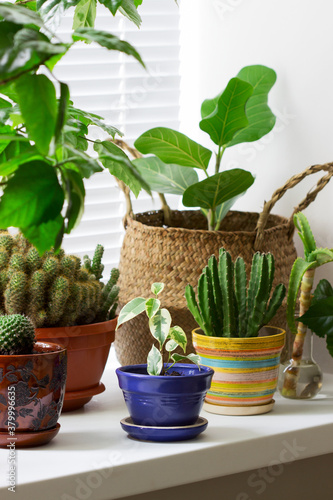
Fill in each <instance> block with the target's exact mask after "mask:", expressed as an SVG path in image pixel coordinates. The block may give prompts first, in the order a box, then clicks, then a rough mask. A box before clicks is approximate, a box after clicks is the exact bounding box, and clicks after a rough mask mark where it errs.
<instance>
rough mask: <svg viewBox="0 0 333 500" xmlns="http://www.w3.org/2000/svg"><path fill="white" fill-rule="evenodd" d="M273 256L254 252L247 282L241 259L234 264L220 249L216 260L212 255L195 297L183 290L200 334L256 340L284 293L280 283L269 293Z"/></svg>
mask: <svg viewBox="0 0 333 500" xmlns="http://www.w3.org/2000/svg"><path fill="white" fill-rule="evenodd" d="M274 270H275V267H274V257H273V255H272V254H270V253H268V254H261V253H260V252H257V253H255V254H254V256H253V260H252V267H251V274H250V280H249V282H247V277H246V266H245V262H244V260H243V259H242V258H241V257H238V258H237V259H236V261H235V263H233V261H232V259H231V256H230V254H229V252H227V251H226V250H224V248H221V249H220V252H219V261H217V259H216V257H215V256H214V255H212V257H210V259H209V261H208V265H207V266H206V267H205V268H204V269H203V272H202V274H201V276H200V278H199V282H198V289H197V295H198V300H197V299H196V295H195V292H194V289H193V287H192V286H191V285H187V286H186V289H185V297H186V301H187V306H188V308H189V310H190V312H191V314H192V316H193V318H194V319H195V321H196V322H197V323H198V325H199V327H200V328H201V329H202V331H203V332H204V333H205V334H206V335H208V336H211V337H256V336H258V333H259V330H260V328H262V326H264V325H267V324H268V323H269V322H270V321H271V320H272V319H273V317H274V316H275V314H276V312H277V310H278V309H279V307H280V306H281V304H282V302H283V299H284V297H285V294H286V287H285V286H284V285H283V284H282V283H281V284H279V285H277V287H276V288H275V289H274V291H273V293H271V292H272V285H273V279H274Z"/></svg>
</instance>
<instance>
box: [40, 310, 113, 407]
mask: <svg viewBox="0 0 333 500" xmlns="http://www.w3.org/2000/svg"><path fill="white" fill-rule="evenodd" d="M116 325H117V318H114V319H112V320H110V321H104V322H103V323H94V324H91V325H81V326H67V327H54V328H37V329H36V337H37V339H38V340H45V341H51V342H56V343H58V344H61V345H63V346H64V347H66V349H67V355H68V369H67V383H66V393H65V401H64V406H63V411H72V410H77V409H78V408H81V407H82V406H84V405H85V404H86V403H88V402H89V401H90V400H91V398H92V397H93V396H95V395H97V394H100V393H101V392H103V391H105V386H104V384H102V383H101V382H100V380H101V378H102V375H103V372H104V368H105V365H106V362H107V359H108V356H109V351H110V347H111V344H112V342H113V341H114V337H115V328H116Z"/></svg>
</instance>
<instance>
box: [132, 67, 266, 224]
mask: <svg viewBox="0 0 333 500" xmlns="http://www.w3.org/2000/svg"><path fill="white" fill-rule="evenodd" d="M275 81H276V74H275V72H274V70H272V69H270V68H267V67H266V66H260V65H255V66H247V67H245V68H243V69H242V70H241V71H240V72H239V73H238V75H237V76H236V78H232V79H231V80H230V81H229V83H228V85H227V87H226V88H225V89H224V90H223V91H222V92H221V93H220V94H219V95H218V96H216V97H215V98H213V99H206V100H205V101H204V102H203V103H202V106H201V118H202V119H201V121H200V123H199V126H200V128H201V130H203V131H204V132H206V133H207V134H208V135H209V137H210V139H211V140H212V142H213V143H214V144H215V145H216V146H217V148H216V150H215V166H214V173H213V175H210V174H209V173H208V168H209V165H210V162H211V159H212V156H213V152H212V151H211V150H210V149H207V148H206V147H204V146H202V145H201V144H198V143H197V142H195V141H193V140H191V139H190V138H189V137H187V136H186V135H185V134H182V133H180V132H178V131H176V130H172V129H169V128H165V127H156V128H153V129H150V130H148V131H147V132H145V133H143V134H142V135H141V136H140V137H139V138H138V139H137V140H136V141H135V143H134V145H135V147H136V149H137V150H138V151H140V152H141V153H142V154H144V155H148V154H149V155H155V156H146V157H143V158H138V159H136V160H134V161H133V164H134V165H135V166H136V167H137V169H138V171H139V172H140V173H141V175H142V177H143V178H144V179H145V180H146V181H147V183H148V184H149V186H150V188H151V189H152V191H157V192H159V193H162V194H165V193H171V194H182V196H183V204H184V205H185V206H186V207H199V208H201V210H202V211H203V213H204V214H205V215H206V217H207V222H208V229H210V230H218V229H219V227H220V223H221V221H222V220H223V218H224V217H225V215H226V214H227V212H228V211H229V210H230V208H231V207H232V205H233V204H234V203H235V201H236V200H237V199H238V197H239V196H241V195H243V194H244V193H245V192H246V191H247V189H248V188H249V187H250V186H251V185H252V184H253V182H254V177H253V175H252V174H251V173H250V172H247V171H246V170H243V169H240V168H234V169H230V170H224V171H221V161H222V157H223V154H224V152H225V150H226V149H227V148H230V147H232V146H235V145H236V144H241V143H243V142H253V141H257V140H258V139H260V138H261V137H263V136H264V135H266V134H267V133H268V132H270V131H271V130H272V128H273V127H274V125H275V116H274V114H273V113H272V111H271V109H270V108H269V106H268V104H267V101H268V93H269V91H270V89H271V88H272V86H273V85H274V83H275ZM200 171H201V172H203V174H204V175H205V176H206V179H204V180H199V178H198V175H197V172H200Z"/></svg>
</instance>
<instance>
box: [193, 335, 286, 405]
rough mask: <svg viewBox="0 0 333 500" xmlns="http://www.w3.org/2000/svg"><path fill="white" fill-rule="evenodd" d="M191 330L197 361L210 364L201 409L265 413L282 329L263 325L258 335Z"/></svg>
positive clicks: (273, 387) (276, 370)
mask: <svg viewBox="0 0 333 500" xmlns="http://www.w3.org/2000/svg"><path fill="white" fill-rule="evenodd" d="M200 332H201V330H200V328H198V329H196V330H194V331H193V332H192V338H193V345H194V347H195V349H196V352H197V353H198V354H199V355H200V357H201V363H202V364H203V365H205V366H209V367H211V368H213V370H214V375H213V381H212V385H211V388H210V390H209V391H208V393H207V396H206V403H205V409H206V410H207V411H210V412H212V413H221V414H226V415H253V414H259V413H267V412H268V411H270V410H271V409H272V407H273V404H274V401H273V395H274V392H275V390H276V387H277V381H278V373H279V365H280V355H281V351H282V349H283V346H284V342H285V331H284V330H282V329H281V328H276V327H272V326H266V327H264V328H262V330H261V332H260V336H259V337H243V338H239V337H237V338H226V337H208V336H206V335H204V334H203V333H200Z"/></svg>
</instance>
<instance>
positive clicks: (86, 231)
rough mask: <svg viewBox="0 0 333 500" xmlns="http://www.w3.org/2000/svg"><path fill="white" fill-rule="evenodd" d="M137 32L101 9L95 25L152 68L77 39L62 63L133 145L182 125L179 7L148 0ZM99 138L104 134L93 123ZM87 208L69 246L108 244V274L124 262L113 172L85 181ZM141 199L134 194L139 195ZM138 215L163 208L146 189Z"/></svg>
mask: <svg viewBox="0 0 333 500" xmlns="http://www.w3.org/2000/svg"><path fill="white" fill-rule="evenodd" d="M140 14H141V17H142V26H141V28H140V29H138V28H137V27H136V26H135V25H134V24H132V23H131V22H130V21H128V20H127V19H125V18H124V17H123V16H121V15H117V16H116V17H115V18H113V17H112V15H111V14H110V12H109V11H107V10H106V9H105V8H103V7H102V6H101V7H100V8H99V9H98V11H97V18H96V26H95V27H96V28H97V29H102V30H107V31H110V32H111V33H113V34H115V35H117V36H119V37H120V38H122V39H124V40H126V41H128V42H130V43H131V44H132V45H134V47H135V48H136V49H137V50H138V52H139V53H140V55H141V56H142V58H143V60H144V62H145V64H146V66H147V71H145V70H144V69H143V68H142V67H141V66H140V64H139V63H138V62H137V61H136V60H135V59H133V58H131V57H129V56H127V55H125V54H120V53H118V52H116V51H108V50H106V49H104V48H101V47H99V46H98V45H96V44H91V45H86V44H84V43H83V42H82V43H78V44H76V46H74V47H73V48H72V49H71V50H70V51H69V53H68V54H67V55H66V56H65V57H64V58H63V59H62V60H61V61H60V62H59V64H58V65H57V69H56V76H57V78H59V79H61V80H62V81H65V82H66V83H68V84H69V86H70V90H71V98H72V100H73V101H74V105H75V106H77V107H78V108H81V109H84V110H86V111H89V112H93V113H97V114H99V115H101V116H103V117H104V118H105V119H106V121H107V122H108V123H109V124H112V125H114V126H116V127H117V128H118V129H120V130H121V131H122V132H123V133H124V140H126V142H128V143H129V144H132V143H133V141H134V140H135V139H136V138H137V137H138V136H139V135H140V134H141V133H142V132H144V131H145V130H148V129H149V128H152V127H155V126H165V127H170V128H175V129H178V128H179V94H180V74H179V10H178V7H177V5H176V4H175V2H173V0H158V1H157V0H144V2H143V5H142V6H141V9H140ZM71 22H72V17H71V16H70V15H68V16H66V17H65V18H64V19H63V21H62V24H61V26H60V28H59V29H58V32H57V33H58V35H59V37H60V38H61V39H62V40H64V41H66V40H67V39H69V37H70V33H71ZM91 132H92V134H91V135H92V137H93V138H102V137H100V136H98V135H93V134H96V131H93V128H91ZM85 186H86V204H85V213H84V215H83V218H82V221H81V223H80V225H79V226H78V227H77V228H76V229H75V230H74V231H73V232H72V233H71V234H70V235H68V236H66V237H65V239H64V245H63V246H64V249H65V250H66V252H68V253H75V254H77V255H79V256H81V257H82V256H83V255H85V254H89V255H92V253H93V250H94V248H95V247H96V245H97V243H101V244H102V245H104V247H105V253H104V263H105V274H104V276H105V277H106V276H108V275H109V272H110V269H111V267H114V266H117V265H118V262H119V254H120V247H121V243H122V238H123V233H124V230H123V225H122V218H123V216H124V215H125V202H124V198H123V193H122V192H121V191H120V190H119V189H118V187H117V185H116V182H115V180H114V179H113V178H112V177H111V175H110V174H109V173H108V172H103V173H100V174H95V175H94V176H93V177H92V178H91V179H89V180H88V181H86V182H85ZM133 198H134V197H133ZM133 207H134V211H135V212H140V211H144V210H149V209H151V208H153V207H154V208H159V204H158V202H156V203H155V206H154V205H153V204H152V200H151V199H150V197H149V196H148V195H147V194H146V193H143V194H141V195H140V197H139V199H138V200H133Z"/></svg>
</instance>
